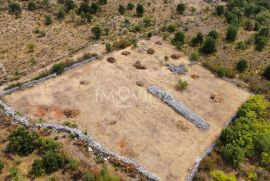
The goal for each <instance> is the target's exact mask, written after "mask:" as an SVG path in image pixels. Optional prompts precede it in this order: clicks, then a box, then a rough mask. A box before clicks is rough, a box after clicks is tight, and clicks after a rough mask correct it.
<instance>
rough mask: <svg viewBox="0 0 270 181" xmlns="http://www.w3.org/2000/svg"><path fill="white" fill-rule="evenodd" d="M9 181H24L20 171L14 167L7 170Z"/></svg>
mask: <svg viewBox="0 0 270 181" xmlns="http://www.w3.org/2000/svg"><path fill="white" fill-rule="evenodd" d="M9 177H10V181H26V179H25V178H24V176H23V175H22V174H21V172H20V170H19V169H18V168H17V167H16V166H12V167H11V168H10V169H9Z"/></svg>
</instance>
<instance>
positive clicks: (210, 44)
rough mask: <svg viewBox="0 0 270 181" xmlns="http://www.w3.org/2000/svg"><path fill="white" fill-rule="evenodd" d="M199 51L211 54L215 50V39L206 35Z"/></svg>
mask: <svg viewBox="0 0 270 181" xmlns="http://www.w3.org/2000/svg"><path fill="white" fill-rule="evenodd" d="M200 51H201V52H202V53H204V54H213V53H215V52H216V51H217V45H216V41H215V39H213V38H212V37H208V38H207V39H206V41H205V42H204V44H203V47H202V48H201V49H200Z"/></svg>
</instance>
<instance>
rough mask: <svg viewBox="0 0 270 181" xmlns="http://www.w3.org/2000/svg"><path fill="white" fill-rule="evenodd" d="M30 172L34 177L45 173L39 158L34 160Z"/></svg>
mask: <svg viewBox="0 0 270 181" xmlns="http://www.w3.org/2000/svg"><path fill="white" fill-rule="evenodd" d="M31 174H32V175H34V176H35V177H40V176H42V175H45V170H44V166H43V161H42V160H40V159H37V160H34V163H33V164H32V169H31Z"/></svg>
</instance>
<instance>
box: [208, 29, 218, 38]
mask: <svg viewBox="0 0 270 181" xmlns="http://www.w3.org/2000/svg"><path fill="white" fill-rule="evenodd" d="M208 36H209V37H212V38H213V39H215V40H216V39H218V32H217V31H215V30H213V31H210V32H209V33H208Z"/></svg>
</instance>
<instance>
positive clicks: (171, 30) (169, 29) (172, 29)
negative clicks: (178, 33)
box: [167, 24, 176, 33]
mask: <svg viewBox="0 0 270 181" xmlns="http://www.w3.org/2000/svg"><path fill="white" fill-rule="evenodd" d="M175 30H176V26H175V25H174V24H170V25H169V26H168V27H167V31H168V32H170V33H173V32H175Z"/></svg>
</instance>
